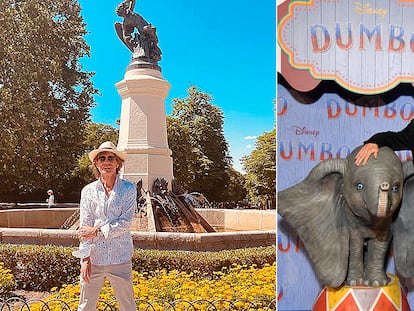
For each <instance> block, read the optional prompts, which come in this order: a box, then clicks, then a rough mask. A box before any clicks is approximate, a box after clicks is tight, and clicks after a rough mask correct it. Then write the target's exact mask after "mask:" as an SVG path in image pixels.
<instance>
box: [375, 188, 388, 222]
mask: <svg viewBox="0 0 414 311" xmlns="http://www.w3.org/2000/svg"><path fill="white" fill-rule="evenodd" d="M389 189H390V184H389V183H387V182H383V183H381V185H380V189H379V199H378V210H377V216H378V217H385V216H386V215H387V213H388V190H389Z"/></svg>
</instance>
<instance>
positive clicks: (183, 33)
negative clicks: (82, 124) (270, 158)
mask: <svg viewBox="0 0 414 311" xmlns="http://www.w3.org/2000/svg"><path fill="white" fill-rule="evenodd" d="M79 2H80V5H81V7H82V16H83V18H84V21H85V23H86V24H87V30H88V32H89V34H88V35H87V36H86V40H87V42H88V44H89V46H90V47H91V56H90V58H86V59H83V60H82V64H83V66H84V70H88V71H93V72H95V76H94V78H93V82H94V85H95V87H96V88H97V89H98V90H99V91H100V93H101V95H100V96H96V97H95V101H96V107H95V108H93V109H92V121H93V122H97V123H105V124H110V125H112V126H115V127H117V125H116V120H117V119H119V117H120V112H121V98H120V96H119V95H118V92H117V90H116V87H115V83H117V82H119V81H120V80H122V79H123V77H124V74H125V69H126V67H127V65H128V63H129V62H130V60H131V52H130V51H129V50H128V49H127V47H126V46H125V45H124V44H123V43H122V42H121V41H120V39H119V38H118V37H117V35H116V33H115V29H114V24H115V22H122V19H121V18H120V17H119V16H117V15H116V13H115V8H116V6H117V5H118V4H119V3H121V2H122V1H121V0H103V1H98V0H80V1H79ZM134 11H135V12H136V13H139V14H140V15H142V16H143V17H144V18H145V19H146V20H147V21H148V22H149V23H151V24H152V25H153V26H155V27H156V28H157V35H158V39H159V44H158V46H159V47H160V49H161V51H162V55H161V61H160V62H159V65H160V66H161V69H162V74H163V77H164V79H165V80H167V81H168V82H169V83H170V84H171V89H170V91H169V95H168V96H167V98H166V102H165V105H166V106H165V107H166V113H167V115H169V114H170V113H171V110H172V99H173V98H185V97H187V89H188V88H189V87H190V86H192V85H195V86H197V87H198V88H199V89H200V90H201V91H203V92H206V93H208V94H210V95H211V96H212V97H213V101H212V103H213V104H214V105H216V106H218V107H220V109H221V110H222V111H223V113H224V133H225V137H226V140H227V142H228V144H229V150H230V155H231V156H232V157H233V166H234V168H235V169H237V170H239V171H242V166H241V164H240V161H239V159H240V157H242V156H244V155H249V154H250V153H251V151H252V148H254V144H255V137H257V136H259V135H261V134H263V133H264V132H268V131H270V130H272V128H273V127H274V125H275V110H274V104H273V100H274V99H275V98H276V56H275V55H276V52H275V51H276V34H275V29H276V4H275V2H274V1H271V0H260V1H251V0H249V1H248V0H205V1H199V0H137V1H136V4H135V9H134Z"/></svg>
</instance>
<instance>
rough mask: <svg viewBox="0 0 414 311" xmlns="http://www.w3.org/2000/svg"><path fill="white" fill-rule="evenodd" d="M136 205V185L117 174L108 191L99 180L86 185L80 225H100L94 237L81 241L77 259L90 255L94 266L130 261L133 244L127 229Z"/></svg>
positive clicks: (76, 253) (75, 254)
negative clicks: (108, 191)
mask: <svg viewBox="0 0 414 311" xmlns="http://www.w3.org/2000/svg"><path fill="white" fill-rule="evenodd" d="M136 207H137V188H136V186H135V185H134V184H133V183H132V182H129V181H127V180H124V179H121V178H119V177H118V176H117V178H116V181H115V185H114V187H113V189H112V191H111V193H110V194H109V197H108V196H106V194H105V189H104V187H103V184H102V182H101V181H100V180H96V181H94V182H92V183H90V184H88V185H86V186H85V187H84V188H83V189H82V192H81V199H80V226H82V225H88V226H91V227H99V228H100V231H101V232H100V233H99V234H98V236H97V237H96V238H95V239H93V240H88V241H82V242H80V244H79V250H77V251H75V252H73V255H74V256H75V257H78V258H85V257H89V256H90V257H91V263H92V264H93V265H111V264H120V263H124V262H127V261H129V260H131V257H132V254H133V251H134V246H133V243H132V237H131V232H130V226H131V222H132V218H133V216H134V213H135V210H136Z"/></svg>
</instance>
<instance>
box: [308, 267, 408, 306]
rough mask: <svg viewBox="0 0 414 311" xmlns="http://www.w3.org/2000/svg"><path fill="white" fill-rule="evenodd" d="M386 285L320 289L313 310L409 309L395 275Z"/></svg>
mask: <svg viewBox="0 0 414 311" xmlns="http://www.w3.org/2000/svg"><path fill="white" fill-rule="evenodd" d="M388 277H389V278H390V279H391V281H390V283H389V284H388V285H387V286H381V287H368V286H343V287H341V288H338V289H335V288H330V287H325V288H323V289H322V291H321V293H320V294H319V296H318V298H317V299H316V302H315V304H314V305H313V308H312V310H313V311H410V310H411V309H410V306H409V304H408V301H407V296H406V293H405V292H404V290H403V289H402V287H401V284H400V281H399V279H398V277H397V276H395V275H393V274H388Z"/></svg>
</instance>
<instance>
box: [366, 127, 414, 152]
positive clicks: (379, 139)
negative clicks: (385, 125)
mask: <svg viewBox="0 0 414 311" xmlns="http://www.w3.org/2000/svg"><path fill="white" fill-rule="evenodd" d="M367 143H375V144H377V145H378V147H383V146H387V147H390V148H391V149H392V150H412V149H414V120H411V122H410V123H409V124H408V125H407V126H406V127H405V128H404V129H402V130H401V131H399V132H391V131H388V132H382V133H377V134H375V135H374V136H372V137H371V138H370V139H368V140H367V141H365V142H364V144H367Z"/></svg>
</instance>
